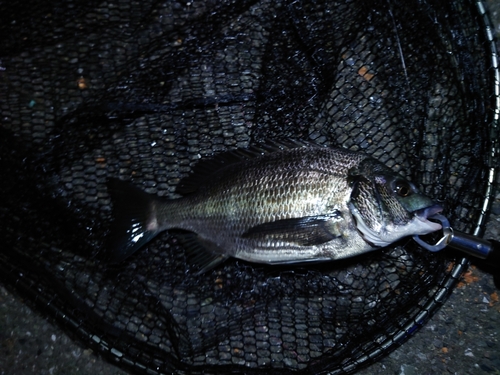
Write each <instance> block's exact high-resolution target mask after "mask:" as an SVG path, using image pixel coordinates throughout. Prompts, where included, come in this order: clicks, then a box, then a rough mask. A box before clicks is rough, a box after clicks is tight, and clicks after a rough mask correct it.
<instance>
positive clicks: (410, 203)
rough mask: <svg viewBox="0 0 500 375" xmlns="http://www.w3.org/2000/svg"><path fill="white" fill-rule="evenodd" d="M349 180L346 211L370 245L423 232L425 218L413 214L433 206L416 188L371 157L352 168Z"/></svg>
mask: <svg viewBox="0 0 500 375" xmlns="http://www.w3.org/2000/svg"><path fill="white" fill-rule="evenodd" d="M349 180H350V182H351V188H352V190H351V197H350V202H349V208H350V210H351V213H352V215H353V217H354V219H355V220H356V225H357V228H358V230H359V232H360V233H361V235H362V236H363V238H364V240H365V241H367V242H368V243H370V244H372V245H373V246H387V245H389V244H390V243H391V242H393V241H395V240H398V239H399V238H402V237H404V236H407V235H412V234H414V233H413V232H421V231H423V228H422V226H426V225H424V224H425V222H426V221H427V220H426V219H427V216H426V215H424V216H422V215H420V214H419V215H417V214H416V213H419V212H426V211H425V210H426V209H427V208H429V207H432V206H434V204H433V202H432V200H431V199H429V198H428V197H426V196H424V195H422V194H420V193H419V192H418V190H417V188H416V187H415V185H413V184H412V183H410V182H409V181H407V180H406V179H404V178H403V177H401V176H399V175H397V174H395V173H394V172H392V171H391V170H390V169H389V168H387V167H386V166H385V165H383V164H381V163H379V162H377V161H376V160H374V159H371V158H368V159H366V160H364V161H363V162H362V163H360V165H359V166H358V167H357V168H353V169H352V170H351V171H350V177H349ZM430 228H432V226H431V227H430ZM425 231H426V232H427V233H428V232H429V231H430V230H429V229H425Z"/></svg>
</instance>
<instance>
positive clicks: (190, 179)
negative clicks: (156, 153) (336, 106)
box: [176, 139, 322, 195]
mask: <svg viewBox="0 0 500 375" xmlns="http://www.w3.org/2000/svg"><path fill="white" fill-rule="evenodd" d="M301 147H322V146H320V145H317V144H315V143H312V142H309V141H302V140H295V139H287V140H281V141H267V142H265V143H256V144H254V145H252V146H250V147H248V148H238V149H234V150H230V151H225V152H222V153H220V154H217V155H214V156H213V157H208V158H206V159H201V160H200V161H199V162H198V163H197V164H196V165H195V166H194V167H193V172H192V173H191V174H190V175H189V176H187V177H185V178H183V179H182V180H181V181H180V182H179V185H178V186H177V189H176V192H177V193H179V194H182V195H185V194H190V193H193V192H195V191H197V190H198V188H199V187H200V186H202V185H203V184H204V183H205V182H206V181H207V180H208V179H209V178H210V177H211V176H213V175H214V173H216V172H217V171H219V170H221V169H222V168H226V167H228V166H230V165H234V164H237V163H242V162H245V161H248V160H252V159H255V158H259V157H262V156H264V155H266V154H271V153H274V152H278V151H283V150H290V149H294V148H301Z"/></svg>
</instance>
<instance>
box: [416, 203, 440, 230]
mask: <svg viewBox="0 0 500 375" xmlns="http://www.w3.org/2000/svg"><path fill="white" fill-rule="evenodd" d="M442 211H443V206H441V205H439V204H434V205H432V206H429V207H425V208H422V209H420V210H417V211H415V217H416V218H417V219H418V220H420V221H421V222H422V223H425V224H426V226H428V228H429V232H435V231H437V230H440V229H441V228H442V225H441V224H439V223H436V222H434V221H430V220H429V218H431V219H432V216H434V215H436V214H438V213H440V212H442Z"/></svg>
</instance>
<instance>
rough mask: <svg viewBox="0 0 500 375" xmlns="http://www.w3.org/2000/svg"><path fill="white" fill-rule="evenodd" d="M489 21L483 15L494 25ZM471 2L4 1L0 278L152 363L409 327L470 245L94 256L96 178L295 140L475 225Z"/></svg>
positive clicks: (425, 312) (235, 355)
mask: <svg viewBox="0 0 500 375" xmlns="http://www.w3.org/2000/svg"><path fill="white" fill-rule="evenodd" d="M485 22H486V23H485ZM488 31H489V28H488V24H487V21H486V20H485V16H484V14H483V12H482V8H481V4H476V3H475V2H472V1H466V0H462V1H454V2H449V1H432V0H428V1H424V0H421V1H416V0H415V1H401V2H396V1H393V0H387V1H382V2H379V3H378V4H377V5H376V6H375V5H374V4H373V2H371V1H360V0H357V1H339V2H331V1H322V0H318V1H299V0H295V1H276V2H274V1H265V0H264V1H224V0H220V1H215V0H214V1H205V2H197V1H179V2H174V1H154V0H145V1H138V2H134V1H117V2H114V1H108V2H95V1H91V0H86V1H77V0H67V1H53V2H39V1H22V2H2V3H0V35H2V37H1V38H0V54H1V55H0V65H1V69H0V105H1V108H0V109H1V118H2V122H1V128H0V133H1V137H0V142H1V146H0V180H1V181H2V182H1V184H0V194H1V196H2V200H1V202H2V203H1V204H0V220H1V223H2V225H1V226H0V236H1V238H2V244H3V246H2V252H1V254H0V273H1V276H0V277H1V279H2V280H3V281H4V282H6V283H8V284H11V285H12V286H15V287H16V288H17V289H18V290H19V291H20V292H22V293H24V295H26V296H28V297H30V298H31V299H32V300H33V301H34V302H35V303H36V305H37V306H38V307H39V308H41V309H43V310H44V311H46V312H48V313H49V314H50V315H52V316H54V317H55V318H56V319H58V321H59V322H61V323H62V324H63V326H64V327H66V328H67V329H68V331H71V332H73V333H74V334H75V335H76V336H77V337H79V338H80V339H82V340H83V341H84V343H85V344H86V345H88V346H90V347H92V348H94V349H95V350H98V351H99V352H100V353H102V354H103V355H105V356H108V357H109V358H110V359H112V360H114V361H115V362H116V363H118V364H119V365H121V366H123V367H127V368H128V369H129V370H134V371H136V372H148V373H172V372H175V373H190V374H196V373H204V374H209V373H259V372H262V371H264V370H269V369H273V373H278V374H279V373H286V374H288V373H290V372H292V371H296V372H297V373H303V374H306V373H307V374H313V373H314V374H318V373H332V374H337V373H348V372H351V371H354V370H355V369H357V368H359V366H362V365H365V364H367V363H370V361H374V360H376V359H377V358H379V357H380V356H381V355H383V354H386V353H388V352H389V351H390V350H391V349H392V348H394V347H395V346H396V345H399V344H400V343H402V342H403V341H404V340H405V338H406V337H408V336H409V335H411V334H412V333H413V332H414V331H415V330H416V329H417V328H418V327H420V326H421V325H422V324H423V323H424V322H425V321H426V320H427V319H428V318H429V316H430V315H431V314H432V313H433V311H435V309H436V308H437V307H438V306H439V304H440V303H442V302H443V301H444V299H445V298H446V296H447V295H448V294H449V292H450V291H451V290H452V288H453V286H454V282H455V280H456V279H457V278H458V277H459V275H460V273H461V272H462V271H463V270H464V269H465V267H466V265H467V261H466V260H465V259H461V258H460V257H459V258H456V255H454V254H451V253H446V252H444V253H439V254H435V253H430V252H427V251H426V250H422V249H420V248H419V247H418V246H417V245H416V244H415V243H414V242H413V241H412V240H411V239H406V240H403V241H401V242H399V243H397V244H395V245H394V246H392V247H390V248H386V249H383V250H381V251H377V252H373V253H370V254H367V255H364V256H360V257H356V258H352V259H348V260H343V261H337V262H331V263H325V264H321V265H313V266H307V267H305V266H295V267H266V266H261V265H254V264H249V263H245V262H242V261H236V260H229V261H227V262H225V263H224V264H222V265H221V266H219V267H217V268H215V269H213V270H212V271H210V272H207V273H205V274H202V275H200V276H192V275H190V273H189V272H186V270H187V269H188V265H187V264H186V256H185V251H184V249H183V247H182V246H181V244H180V243H179V242H178V240H177V238H176V237H175V235H173V234H172V233H163V234H162V235H160V236H159V237H158V238H156V239H155V240H154V241H153V242H151V243H150V244H148V245H147V246H146V247H144V248H143V249H141V250H140V251H139V252H137V253H136V254H135V255H134V256H132V257H131V258H129V259H127V260H126V261H125V262H123V263H122V264H120V265H119V266H109V265H108V264H107V262H105V261H103V260H102V255H103V254H105V253H106V246H105V238H106V234H107V232H108V230H109V226H110V223H111V221H112V217H111V203H110V198H109V195H108V192H107V187H106V181H107V179H108V178H110V177H119V178H122V179H126V180H132V181H133V182H134V183H135V184H136V185H138V186H141V187H142V188H143V189H144V190H146V191H147V192H150V193H155V194H158V195H160V196H165V197H172V198H173V197H175V196H176V195H175V187H176V186H177V184H178V182H179V181H180V179H182V178H183V177H185V176H187V175H189V173H190V172H191V170H192V168H193V166H194V165H195V164H196V162H197V161H198V160H199V159H200V158H204V157H208V156H210V155H213V154H214V153H217V152H222V151H225V150H231V149H234V148H238V147H248V146H250V145H253V144H255V143H256V142H260V141H268V140H280V139H288V138H294V139H304V140H309V141H314V142H316V143H319V144H325V145H329V146H341V147H345V148H349V149H352V150H358V151H363V152H365V153H368V154H371V155H373V156H374V157H375V158H377V159H378V160H380V161H382V162H384V163H385V164H387V165H388V166H389V167H391V168H393V169H394V170H395V171H398V172H400V173H402V174H404V175H406V176H407V177H408V178H409V179H410V180H413V181H415V182H416V183H417V184H419V186H420V187H421V189H422V190H423V191H424V192H425V193H426V194H427V195H429V196H430V197H432V198H433V199H434V200H436V201H440V202H442V203H443V204H444V205H445V207H446V211H445V214H446V215H447V216H448V218H449V219H450V221H451V222H452V223H453V226H454V227H455V228H456V229H459V230H462V231H466V232H475V233H476V234H478V233H480V232H481V223H483V221H484V216H485V214H486V213H487V210H488V204H489V203H488V202H489V197H490V188H491V181H492V178H491V176H492V173H493V172H494V169H493V167H494V165H495V160H494V158H495V155H496V154H495V150H496V143H495V142H496V135H495V134H496V133H495V132H496V123H495V120H496V118H495V111H496V110H497V100H498V98H497V96H496V95H495V92H496V91H495V87H496V86H495V85H496V82H497V81H496V78H495V77H496V75H497V71H496V55H495V49H494V46H493V43H492V38H491V36H489V33H488Z"/></svg>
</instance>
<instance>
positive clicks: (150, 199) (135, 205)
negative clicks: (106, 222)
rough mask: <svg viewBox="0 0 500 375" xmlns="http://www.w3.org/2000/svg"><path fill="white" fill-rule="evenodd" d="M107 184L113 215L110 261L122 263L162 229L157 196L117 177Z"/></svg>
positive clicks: (110, 236)
mask: <svg viewBox="0 0 500 375" xmlns="http://www.w3.org/2000/svg"><path fill="white" fill-rule="evenodd" d="M107 185H108V191H109V193H110V195H111V201H112V203H113V215H114V222H113V224H112V226H111V233H110V235H109V247H110V253H111V257H110V262H112V263H119V262H121V261H123V260H124V259H125V258H128V257H129V256H131V255H132V254H133V253H135V252H136V251H137V250H138V249H139V248H140V247H141V246H143V245H144V244H146V243H147V242H148V241H150V240H151V239H152V238H153V237H154V236H156V235H157V234H158V233H159V229H158V224H157V219H156V204H155V203H156V198H155V197H154V196H152V195H150V194H147V193H145V192H143V191H142V190H140V189H139V188H137V187H135V186H134V185H132V184H130V183H128V182H124V181H121V180H118V179H115V178H113V179H110V180H109V181H108V184H107Z"/></svg>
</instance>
